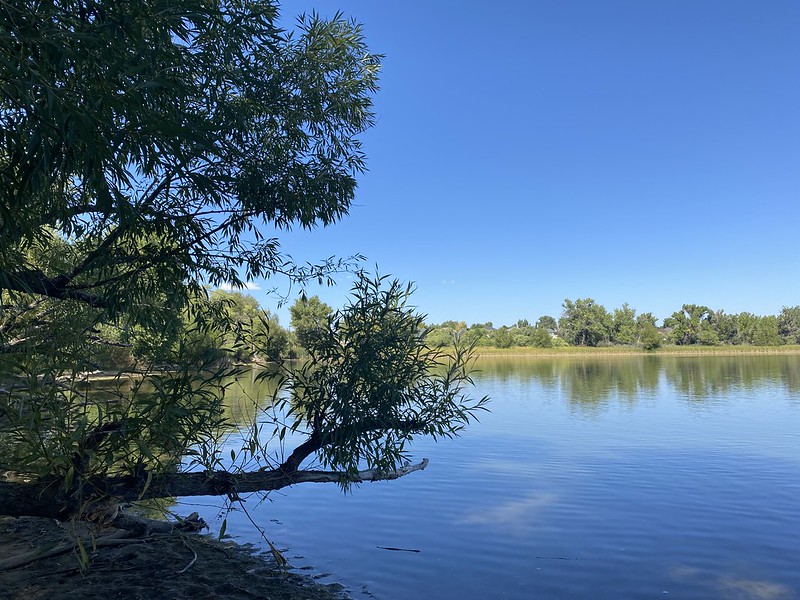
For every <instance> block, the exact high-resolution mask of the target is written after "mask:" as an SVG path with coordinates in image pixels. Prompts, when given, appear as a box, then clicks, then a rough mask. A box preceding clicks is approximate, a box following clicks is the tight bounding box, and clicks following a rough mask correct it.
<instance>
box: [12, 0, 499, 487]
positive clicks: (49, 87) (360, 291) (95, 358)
mask: <svg viewBox="0 0 800 600" xmlns="http://www.w3.org/2000/svg"><path fill="white" fill-rule="evenodd" d="M277 15H278V9H277V4H276V3H275V2H273V1H270V0H255V1H252V2H246V3H241V2H227V1H224V0H169V1H166V0H138V1H136V2H117V3H99V2H93V1H88V0H84V1H81V0H65V1H64V2H57V3H40V2H34V1H33V0H21V1H20V2H14V3H8V2H4V3H0V40H2V41H1V42H0V58H1V59H2V60H0V89H1V90H2V94H0V305H1V306H2V312H0V377H2V380H0V389H2V393H0V411H1V412H2V414H1V415H0V419H3V425H4V426H7V427H9V428H10V429H11V431H12V432H13V435H14V436H16V441H17V443H16V452H15V455H14V456H13V457H5V458H4V460H7V461H8V462H9V464H8V465H4V466H8V467H12V468H22V469H25V470H28V471H31V472H34V473H36V474H37V475H39V476H42V477H46V476H52V477H55V478H56V479H57V480H58V481H59V482H60V483H59V484H58V485H56V486H55V487H56V488H58V489H61V490H62V491H63V492H64V495H63V496H62V497H61V498H62V499H67V498H79V497H84V496H83V494H84V493H85V494H86V496H85V497H86V498H89V497H90V496H91V495H92V494H94V495H95V496H99V495H101V494H102V493H104V492H103V491H102V490H103V489H105V488H102V486H99V484H98V483H97V482H98V479H97V478H103V477H108V478H112V477H115V476H119V475H126V476H127V477H128V479H124V483H125V485H128V484H131V485H134V484H135V485H139V486H145V487H146V486H147V485H149V483H148V482H150V481H151V479H152V480H155V479H156V478H157V477H158V476H161V475H164V474H168V473H170V472H171V471H173V470H174V469H177V468H179V465H180V457H181V456H183V455H184V454H186V453H187V452H188V453H190V454H191V455H192V456H193V457H194V458H193V460H194V461H195V462H196V463H197V464H198V465H200V466H202V467H203V468H204V469H206V470H208V471H209V472H210V471H213V470H215V469H216V470H219V469H220V468H223V467H224V463H223V462H222V459H221V457H220V455H219V452H218V445H217V442H218V440H219V436H220V435H222V434H223V433H224V430H225V429H226V427H228V426H229V423H227V417H226V415H225V413H224V411H223V410H222V408H221V406H220V400H219V398H220V397H221V396H222V395H223V394H224V388H225V385H226V384H225V383H224V382H225V381H226V380H225V376H226V375H230V374H231V373H232V371H231V370H230V369H225V368H224V367H222V366H220V365H221V364H224V361H222V362H221V361H220V358H226V357H233V358H237V359H247V358H249V357H252V356H262V357H265V356H266V357H271V358H280V354H281V353H282V352H283V351H284V350H285V348H286V345H287V343H288V341H287V338H286V337H285V332H283V333H281V331H282V330H281V329H280V327H279V325H278V324H277V321H276V320H275V319H274V318H273V317H272V315H270V314H269V313H266V312H263V311H260V310H259V309H258V307H257V306H256V305H255V304H254V302H253V301H252V300H250V299H248V298H247V297H246V296H243V295H241V294H237V293H223V292H213V293H211V294H209V292H208V291H207V289H208V288H209V287H212V288H216V287H219V286H221V285H222V284H231V285H232V286H233V287H234V289H241V288H242V287H243V286H244V283H245V282H246V281H247V280H249V279H252V278H257V277H264V278H267V277H274V276H276V275H284V276H286V277H288V278H289V280H290V281H291V282H301V283H302V282H305V281H307V280H308V279H309V278H314V279H317V280H319V281H321V282H324V281H326V280H329V279H330V275H331V273H332V272H333V271H335V270H337V269H341V268H349V266H350V265H351V264H352V261H350V260H347V259H345V260H334V259H328V260H324V261H322V262H321V263H320V264H306V266H299V265H297V264H295V263H294V262H293V261H292V260H291V259H290V258H289V257H287V256H285V255H283V254H282V252H281V248H280V244H279V240H278V239H277V237H276V235H277V234H278V232H280V231H281V230H285V229H289V228H291V227H303V228H308V229H312V228H314V227H317V226H324V225H328V224H330V223H333V222H335V221H337V220H339V219H340V218H342V217H343V216H345V215H346V214H347V212H348V210H349V207H350V205H351V202H352V200H353V197H354V192H355V186H356V179H355V178H356V176H357V175H358V174H359V173H360V172H362V171H363V169H364V156H363V154H362V151H361V143H360V140H359V135H360V134H361V133H362V132H363V131H364V130H365V129H366V128H368V127H370V126H371V125H372V123H373V113H372V95H373V93H374V92H375V91H376V89H377V74H378V69H379V57H377V56H375V55H373V54H371V53H370V52H369V50H368V49H367V47H366V45H365V44H364V41H363V36H362V32H361V28H360V26H359V25H357V24H355V23H352V22H348V21H345V20H343V19H341V18H340V17H339V16H337V17H335V18H333V19H332V20H329V21H328V20H323V19H321V18H319V17H317V16H313V15H312V16H305V17H301V18H300V19H299V20H298V22H297V24H296V26H295V27H294V28H293V29H292V31H285V30H282V29H281V28H279V27H278V25H277V21H276V20H277ZM382 283H383V279H377V280H374V281H372V282H369V280H367V279H366V278H364V277H362V278H361V279H359V282H358V283H357V288H356V291H355V294H356V302H355V303H354V304H353V305H352V306H350V307H348V308H346V309H344V310H342V311H339V312H337V313H335V314H334V315H332V316H331V318H330V319H328V318H327V315H326V316H325V318H324V319H321V318H320V317H319V314H320V312H324V311H316V310H314V311H310V312H311V313H312V314H313V316H314V318H313V319H312V320H314V324H315V326H320V327H321V329H320V330H318V332H319V333H320V334H319V335H318V334H313V335H308V336H305V337H304V339H303V343H305V344H306V345H307V347H308V348H309V352H310V353H311V357H312V358H311V361H310V363H309V365H308V366H307V367H306V369H305V370H303V371H302V372H301V374H300V375H298V376H297V377H291V378H290V380H289V381H287V383H289V384H290V386H291V387H290V390H291V398H293V399H294V401H296V403H295V404H292V408H293V410H294V411H295V412H293V413H292V414H294V415H297V417H298V421H297V427H296V428H295V429H296V430H297V432H298V433H299V432H300V431H301V427H300V425H301V423H302V424H303V425H304V426H310V429H306V430H305V432H306V434H307V435H308V438H309V439H308V440H307V443H305V444H301V445H300V447H299V449H298V450H297V452H296V453H292V455H291V456H290V458H289V459H287V462H286V463H285V464H283V465H281V468H280V469H279V470H278V471H276V473H277V474H279V475H280V477H283V478H284V479H280V481H281V482H283V483H282V484H281V485H284V484H285V485H288V484H289V483H291V481H292V479H291V477H289V475H290V474H291V473H292V472H293V470H296V469H298V468H299V466H300V463H299V461H300V460H302V459H304V458H307V457H308V456H310V454H313V453H314V452H316V451H317V450H319V452H320V456H321V458H322V459H323V461H324V462H326V463H328V464H330V465H334V466H337V467H341V468H344V469H346V470H347V472H348V473H349V472H351V471H352V470H353V469H355V468H356V466H357V464H359V463H361V462H366V464H369V465H375V466H379V467H387V468H388V467H391V466H393V465H396V464H398V460H399V459H400V457H401V456H403V454H404V452H405V449H406V444H407V442H408V441H410V440H411V439H412V437H413V436H415V435H422V434H429V435H434V436H437V437H440V436H445V437H446V436H450V435H455V434H457V433H458V431H459V430H460V429H461V428H462V427H463V426H464V425H465V424H466V423H467V422H468V421H469V420H470V418H472V416H474V414H475V412H476V411H477V410H479V409H481V408H482V407H483V402H484V400H479V401H476V402H472V401H470V400H469V399H468V398H467V397H466V396H464V395H463V394H462V389H463V386H465V385H467V384H469V374H468V363H469V355H470V347H469V346H468V345H467V346H465V345H464V344H463V343H459V344H457V346H456V350H455V356H454V357H453V358H452V360H449V359H446V358H445V354H444V353H443V351H442V350H439V349H435V350H433V349H430V348H429V347H428V346H426V345H425V344H424V339H423V331H424V330H423V327H422V321H421V317H419V316H417V315H415V314H414V313H413V312H411V311H409V310H408V309H407V307H406V304H405V303H406V301H407V293H408V290H406V291H404V292H403V293H400V291H399V288H398V285H397V284H396V283H392V284H391V285H390V286H389V289H388V290H382V289H380V288H381V285H382ZM306 308H308V303H307V305H306ZM316 308H317V309H326V308H327V307H325V306H324V305H323V304H322V303H319V304H318V305H316ZM293 316H294V315H293ZM306 316H308V315H306ZM304 318H305V317H302V316H301V318H300V321H303V319H304ZM294 324H295V325H298V324H299V323H294ZM297 329H299V330H302V329H303V327H302V326H300V327H297ZM308 331H311V330H306V332H308ZM298 334H299V337H303V335H302V333H300V332H298ZM118 354H119V355H124V356H125V360H124V361H123V362H124V365H123V366H125V368H131V369H135V371H136V375H137V377H135V378H134V379H132V382H133V383H128V381H127V380H126V379H117V380H116V384H114V385H113V386H111V388H110V389H107V390H105V391H104V392H103V393H100V392H99V391H98V390H95V389H94V388H90V389H89V390H85V389H83V385H82V381H83V377H84V372H87V371H92V370H94V369H96V368H99V367H100V366H103V365H108V364H109V363H113V362H115V361H116V360H118V359H120V356H117V355H118ZM118 364H119V363H118ZM164 367H169V368H168V369H164ZM281 368H284V370H283V371H282V372H283V373H284V375H286V374H287V373H288V372H287V371H286V370H285V368H288V367H286V366H285V365H283V364H282V366H281ZM432 368H433V369H439V371H430V369H432ZM145 392H146V393H145ZM297 411H299V412H297ZM280 441H281V442H283V441H284V439H283V438H281V440H280ZM251 442H252V443H253V444H255V446H257V445H258V444H260V441H258V439H257V438H256V437H254V439H253V440H251ZM317 444H319V445H318V446H317ZM251 449H252V448H251ZM309 449H313V450H311V453H310V454H309V453H306V451H308V450H309ZM301 450H302V451H301ZM290 467H291V468H290ZM273 475H275V477H278V475H276V474H273ZM143 478H144V479H143ZM275 481H277V479H276V480H275ZM271 485H277V484H275V483H274V481H273V483H272V484H271ZM48 489H50V488H48ZM215 489H216V488H215ZM220 489H221V488H220ZM168 492H169V490H168V488H164V489H163V490H160V491H159V493H168Z"/></svg>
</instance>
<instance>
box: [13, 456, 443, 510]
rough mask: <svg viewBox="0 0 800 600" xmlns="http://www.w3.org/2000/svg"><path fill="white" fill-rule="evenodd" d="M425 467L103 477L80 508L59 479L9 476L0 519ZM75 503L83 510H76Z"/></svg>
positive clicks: (383, 475) (393, 475) (360, 478)
mask: <svg viewBox="0 0 800 600" xmlns="http://www.w3.org/2000/svg"><path fill="white" fill-rule="evenodd" d="M427 466H428V459H427V458H426V459H423V460H422V462H420V463H417V464H408V465H405V466H403V467H400V468H399V469H396V470H393V471H380V470H378V469H367V470H364V471H358V472H356V473H352V474H348V473H342V472H337V471H313V470H308V471H295V472H294V473H286V472H284V471H281V470H280V469H275V470H271V471H255V472H248V473H229V472H227V471H214V472H212V473H206V472H196V473H163V474H160V475H155V476H153V477H152V479H151V481H150V485H149V486H147V487H146V489H144V490H143V488H144V481H142V480H134V479H132V478H130V477H109V478H106V479H99V480H92V481H90V482H87V483H86V484H85V485H84V487H83V492H84V495H83V498H82V503H78V502H77V501H76V499H75V495H74V494H73V495H71V496H67V497H65V496H64V494H63V488H62V486H61V481H60V480H54V479H51V480H44V481H42V480H39V481H30V482H26V481H23V480H21V479H20V478H15V477H13V476H12V475H13V474H11V473H10V472H6V473H3V474H2V475H3V477H2V478H0V514H2V515H6V516H14V517H19V516H37V517H52V518H60V519H65V518H69V517H71V516H73V515H74V514H76V513H77V512H80V509H81V508H82V507H85V506H86V500H87V496H88V497H95V498H97V499H98V500H101V499H107V498H109V497H111V498H113V499H115V500H117V501H120V502H134V501H137V500H149V499H153V498H171V497H178V496H229V497H232V498H235V497H238V496H239V495H240V494H249V493H253V492H269V491H274V490H279V489H281V488H285V487H288V486H290V485H295V484H298V483H341V482H344V481H347V482H351V483H364V482H367V481H388V480H392V479H398V478H400V477H404V476H406V475H408V474H409V473H413V472H414V471H421V470H423V469H424V468H425V467H427ZM81 504H82V505H83V506H81Z"/></svg>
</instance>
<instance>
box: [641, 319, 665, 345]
mask: <svg viewBox="0 0 800 600" xmlns="http://www.w3.org/2000/svg"><path fill="white" fill-rule="evenodd" d="M661 341H662V336H661V332H660V331H659V330H658V328H657V327H656V326H655V325H653V323H651V322H650V321H645V322H644V323H643V324H642V326H641V328H640V329H639V343H640V344H641V345H642V348H644V349H645V350H655V349H657V348H660V347H661Z"/></svg>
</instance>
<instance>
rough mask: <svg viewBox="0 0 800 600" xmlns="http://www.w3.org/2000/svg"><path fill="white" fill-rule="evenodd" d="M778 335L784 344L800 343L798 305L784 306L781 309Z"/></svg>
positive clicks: (799, 311)
mask: <svg viewBox="0 0 800 600" xmlns="http://www.w3.org/2000/svg"><path fill="white" fill-rule="evenodd" d="M778 335H779V336H780V337H781V340H783V343H784V344H800V306H792V307H788V306H784V307H783V308H782V309H781V313H780V314H779V315H778Z"/></svg>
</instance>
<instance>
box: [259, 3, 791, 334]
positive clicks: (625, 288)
mask: <svg viewBox="0 0 800 600" xmlns="http://www.w3.org/2000/svg"><path fill="white" fill-rule="evenodd" d="M311 9H316V10H317V11H318V12H320V13H321V14H322V15H332V14H333V13H334V12H335V11H336V10H339V9H341V10H342V11H343V12H344V14H345V15H347V16H350V17H353V18H354V19H356V20H358V21H360V22H362V23H363V24H364V27H365V32H366V37H367V41H368V44H369V46H370V48H371V49H372V50H373V51H374V52H378V53H383V54H385V55H386V57H385V60H384V66H383V71H382V77H381V91H380V92H379V94H378V96H377V97H376V101H375V109H376V112H377V125H376V127H375V128H374V129H373V130H371V131H370V132H369V133H368V134H366V135H365V136H364V137H363V139H364V143H365V151H366V153H367V155H368V157H369V172H368V173H366V174H365V175H363V176H362V177H361V178H360V184H359V189H358V192H357V197H356V202H355V205H354V206H353V208H352V210H351V214H350V216H349V217H348V218H346V219H345V220H344V221H342V222H341V223H339V224H337V225H335V226H333V227H331V228H329V229H327V230H316V231H314V232H312V233H301V232H297V233H295V232H293V233H291V234H289V235H287V236H284V238H283V240H284V247H285V249H286V250H287V251H288V252H290V253H291V254H292V256H294V258H295V259H297V260H300V261H305V260H310V261H314V260H317V259H320V258H325V257H328V256H330V255H338V256H347V255H351V254H353V253H362V254H364V255H366V256H367V257H368V260H367V262H366V266H373V265H375V264H377V265H378V266H379V267H380V270H381V272H383V273H390V274H392V275H394V276H396V277H398V278H400V279H402V280H410V281H414V282H415V283H416V285H417V292H416V294H415V296H414V303H415V304H416V305H417V306H418V307H419V309H420V310H421V311H422V312H424V313H427V314H428V315H429V321H430V322H440V321H443V320H446V319H455V320H464V321H467V322H468V323H474V322H484V321H492V322H493V323H494V324H495V325H501V324H512V323H514V322H516V321H517V319H520V318H526V319H528V320H530V321H535V320H536V319H537V318H538V317H539V316H541V315H544V314H548V315H552V316H554V317H556V318H558V316H559V315H560V313H561V304H562V302H563V300H564V298H567V297H568V298H570V299H573V300H574V299H576V298H586V297H591V298H594V299H595V300H596V301H597V302H599V303H601V304H603V305H604V306H605V307H606V308H607V309H609V310H612V309H614V308H617V307H619V306H621V305H622V303H624V302H627V303H629V304H630V305H631V306H632V307H633V308H635V309H637V311H639V312H645V311H650V312H653V313H654V314H655V315H656V316H657V317H658V318H659V319H663V318H664V317H666V316H669V314H671V313H672V312H673V311H675V310H677V309H679V308H680V306H681V305H682V304H683V303H698V304H706V305H709V306H710V307H712V308H715V309H718V308H724V309H725V310H726V311H727V312H729V313H736V312H741V311H745V310H747V311H750V312H754V313H756V314H777V313H778V312H779V311H780V309H781V307H782V306H784V305H787V306H794V305H797V304H800V262H798V257H797V246H798V237H799V235H798V234H799V233H800V208H798V206H799V204H798V199H799V198H800V2H797V1H796V0H785V1H784V0H770V1H769V2H754V1H752V0H748V1H737V0H716V1H704V0H660V1H657V0H653V1H641V0H627V1H622V0H603V1H602V2H600V1H597V0H583V1H570V0H548V1H544V2H543V1H535V0H533V1H521V0H519V1H506V2H502V1H501V2H493V3H491V2H488V3H487V2H473V1H458V2H456V1H432V0H431V1H427V2H422V1H405V2H389V1H385V2H384V1H376V0H359V1H356V0H349V1H344V0H331V1H328V0H325V1H323V0H318V1H317V2H311V1H307V0H306V1H302V2H300V1H298V2H288V1H287V2H285V3H284V5H283V15H284V18H286V19H290V18H293V16H294V15H296V14H297V13H299V12H302V11H304V10H305V11H309V10H311ZM287 22H291V21H287ZM256 283H257V284H258V285H260V286H261V288H262V291H260V292H259V291H256V292H254V295H256V296H257V297H258V298H259V300H260V301H261V302H262V305H263V306H264V307H266V308H269V309H270V310H273V311H274V310H275V308H276V307H275V302H276V301H275V300H274V299H270V298H269V297H266V296H265V295H264V294H263V289H266V288H267V287H269V285H270V284H269V283H264V282H256ZM274 283H276V284H277V283H280V282H279V281H278V280H275V281H274ZM348 288H349V283H348V281H347V278H346V277H342V278H340V284H339V285H338V286H337V287H336V288H333V289H327V288H322V289H320V288H316V287H312V288H309V293H310V294H315V293H316V294H319V295H320V297H321V298H322V299H323V300H325V301H326V302H328V303H329V304H331V305H333V306H334V307H336V306H341V305H342V303H343V302H344V298H345V297H346V294H347V291H348ZM277 312H278V314H279V315H280V317H281V322H282V323H284V324H285V325H288V323H289V319H288V311H287V310H286V309H285V308H284V309H282V310H278V311H277Z"/></svg>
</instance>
